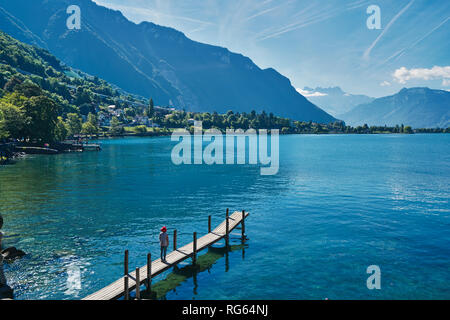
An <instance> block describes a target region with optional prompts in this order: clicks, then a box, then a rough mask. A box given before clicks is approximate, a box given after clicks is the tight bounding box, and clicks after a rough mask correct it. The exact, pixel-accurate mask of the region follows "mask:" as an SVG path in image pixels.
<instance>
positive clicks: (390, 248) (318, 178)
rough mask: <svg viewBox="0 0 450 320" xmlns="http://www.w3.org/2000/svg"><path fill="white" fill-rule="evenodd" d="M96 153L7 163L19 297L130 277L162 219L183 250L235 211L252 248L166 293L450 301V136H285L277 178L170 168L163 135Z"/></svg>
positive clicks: (221, 169) (47, 295)
mask: <svg viewBox="0 0 450 320" xmlns="http://www.w3.org/2000/svg"><path fill="white" fill-rule="evenodd" d="M102 146H103V150H102V151H101V152H86V153H74V154H63V155H57V156H29V157H28V158H26V159H25V160H22V161H19V162H17V163H16V164H15V165H11V166H3V167H0V212H1V213H2V214H3V216H4V218H5V226H4V229H3V230H4V232H5V233H6V238H5V246H16V247H18V248H19V249H22V250H24V251H26V252H27V253H28V255H27V256H26V257H25V258H23V259H21V260H18V261H16V262H14V263H12V264H6V265H5V273H6V276H7V278H8V281H9V284H10V285H11V286H12V287H13V288H14V290H15V296H16V298H17V299H79V298H82V297H84V296H86V295H88V294H90V293H92V292H94V291H96V290H98V289H100V288H102V287H104V286H105V285H107V284H109V283H110V282H112V281H114V280H116V279H118V278H119V277H120V276H121V275H122V272H123V264H122V263H123V251H124V250H125V249H128V250H130V269H133V268H135V267H137V266H141V265H144V264H145V262H146V254H147V252H151V253H153V255H154V256H156V255H157V254H158V241H157V236H158V233H159V228H160V227H161V226H162V225H167V226H168V228H169V232H171V231H172V230H173V229H174V228H176V229H177V230H178V234H179V239H178V243H179V244H183V243H188V242H190V241H191V239H192V232H193V231H197V232H199V233H205V232H206V231H207V217H208V215H212V216H213V224H214V225H215V224H219V223H220V222H221V221H223V219H224V216H225V209H226V208H227V207H229V208H230V209H231V210H242V209H245V210H247V211H249V212H250V213H251V216H250V218H249V220H248V222H247V235H248V237H249V239H250V240H249V241H248V242H247V244H246V247H245V249H242V248H241V249H238V250H234V251H232V252H230V253H229V255H228V257H227V258H226V257H223V258H219V259H217V260H215V263H214V264H213V265H212V266H211V267H210V268H209V270H208V271H204V272H200V273H198V274H196V276H195V277H188V278H187V280H185V281H184V282H182V283H181V284H180V285H179V286H178V287H176V289H175V290H171V291H169V292H167V293H166V294H165V295H164V297H163V298H166V299H325V298H328V299H380V298H386V299H421V298H424V299H432V298H433V299H450V271H449V270H450V219H449V218H450V206H449V194H450V188H449V185H450V153H449V150H450V148H449V147H450V135H336V136H332V135H323V136H305V135H303V136H282V137H280V171H279V173H278V174H277V175H275V176H261V175H260V168H259V167H258V166H253V165H234V166H232V165H214V166H207V165H190V166H188V165H184V166H175V165H173V164H172V162H171V158H170V153H171V150H172V147H173V146H174V143H173V142H171V141H170V139H169V138H129V139H116V140H105V141H102ZM239 232H240V231H239V230H236V231H234V234H233V235H232V244H239V239H238V236H239ZM219 246H220V244H219ZM188 263H190V261H189V260H186V264H188ZM370 265H378V266H379V267H380V268H381V290H368V288H367V286H366V280H367V278H368V276H369V275H368V274H367V273H366V270H367V267H368V266H370ZM181 267H183V265H182V266H181ZM165 276H167V274H165V275H163V276H161V277H159V279H164V277H165ZM157 280H158V279H157Z"/></svg>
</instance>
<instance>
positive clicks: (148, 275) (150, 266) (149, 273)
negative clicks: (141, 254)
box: [147, 253, 152, 293]
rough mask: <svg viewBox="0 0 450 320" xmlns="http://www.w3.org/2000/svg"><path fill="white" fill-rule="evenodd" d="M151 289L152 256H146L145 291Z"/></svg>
mask: <svg viewBox="0 0 450 320" xmlns="http://www.w3.org/2000/svg"><path fill="white" fill-rule="evenodd" d="M151 289H152V255H151V254H150V253H149V254H147V291H148V292H149V293H150V291H151Z"/></svg>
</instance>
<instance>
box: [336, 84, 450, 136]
mask: <svg viewBox="0 0 450 320" xmlns="http://www.w3.org/2000/svg"><path fill="white" fill-rule="evenodd" d="M341 118H342V120H344V121H345V122H346V123H347V124H349V125H352V126H357V125H364V124H365V123H367V124H368V125H381V126H383V125H387V126H395V125H397V124H402V123H403V124H405V125H409V126H411V127H413V128H436V127H439V128H447V127H449V125H450V92H448V91H444V90H432V89H429V88H410V89H406V88H404V89H402V90H401V91H400V92H399V93H397V94H395V95H392V96H389V97H383V98H379V99H375V100H374V101H372V102H371V103H367V104H362V105H359V106H357V107H355V108H354V109H353V110H351V111H350V112H348V113H345V114H343V115H342V116H341Z"/></svg>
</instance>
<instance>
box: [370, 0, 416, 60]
mask: <svg viewBox="0 0 450 320" xmlns="http://www.w3.org/2000/svg"><path fill="white" fill-rule="evenodd" d="M414 1H415V0H411V1H410V2H409V3H408V4H407V5H406V6H405V7H403V9H402V10H400V12H399V13H397V14H396V15H395V16H394V18H392V19H391V21H389V23H388V24H387V25H386V28H384V29H383V31H382V32H381V33H380V35H379V36H378V37H377V38H376V39H375V41H374V42H372V44H371V45H370V47H369V48H367V50H366V51H365V52H364V55H363V58H364V59H369V57H370V52H371V51H372V49H373V48H375V46H376V45H377V43H378V42H379V41H380V40H381V38H383V36H384V35H385V34H386V32H388V31H389V29H390V28H391V26H392V25H393V24H394V22H395V21H396V20H397V19H398V18H400V17H401V15H402V14H403V13H405V11H406V10H408V8H409V7H410V6H411V5H412V4H413V3H414Z"/></svg>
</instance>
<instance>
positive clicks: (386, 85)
mask: <svg viewBox="0 0 450 320" xmlns="http://www.w3.org/2000/svg"><path fill="white" fill-rule="evenodd" d="M390 85H391V83H390V82H389V81H383V82H382V83H380V86H382V87H389V86H390Z"/></svg>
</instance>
